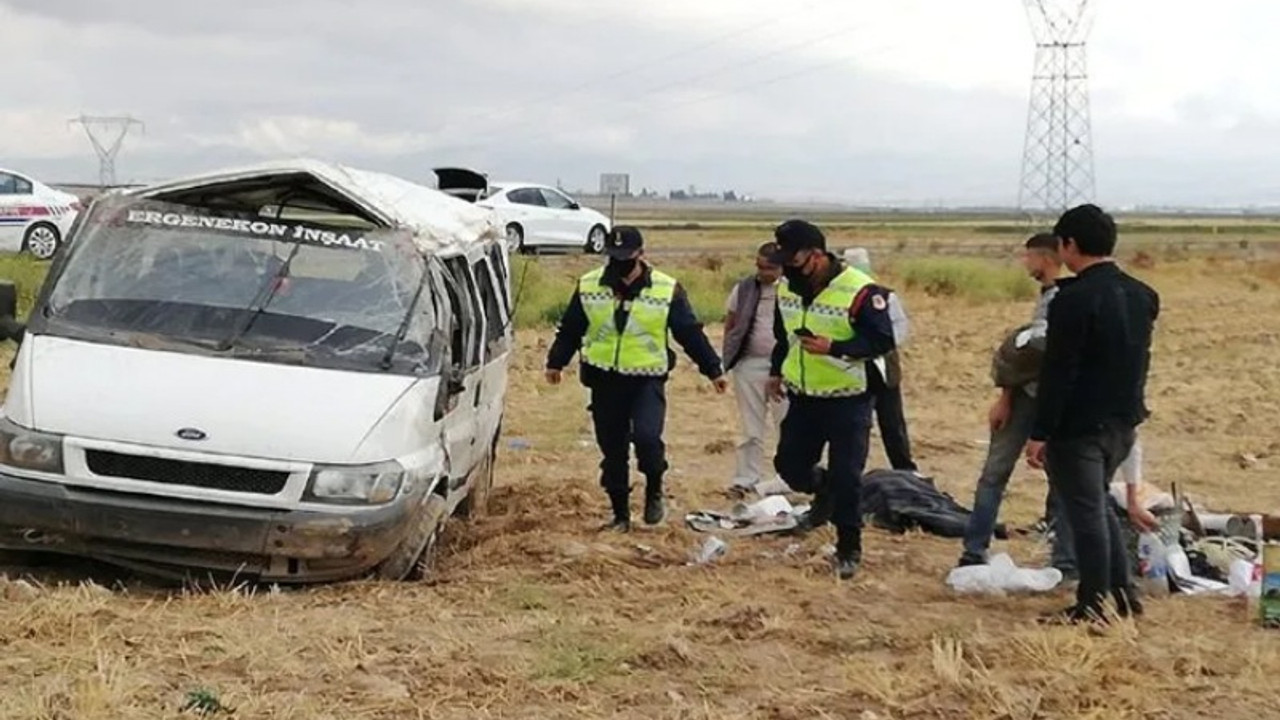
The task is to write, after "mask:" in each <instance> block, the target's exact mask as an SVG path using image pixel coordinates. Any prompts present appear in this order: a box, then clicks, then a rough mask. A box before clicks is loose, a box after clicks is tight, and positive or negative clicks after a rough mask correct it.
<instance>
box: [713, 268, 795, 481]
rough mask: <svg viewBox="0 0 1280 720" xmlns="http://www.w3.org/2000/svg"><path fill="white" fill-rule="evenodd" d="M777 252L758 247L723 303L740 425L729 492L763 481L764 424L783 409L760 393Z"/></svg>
mask: <svg viewBox="0 0 1280 720" xmlns="http://www.w3.org/2000/svg"><path fill="white" fill-rule="evenodd" d="M777 252H778V245H777V243H773V242H769V243H765V244H764V245H762V246H760V249H759V252H757V254H756V271H755V274H753V275H751V276H750V277H747V278H743V279H742V280H741V281H739V282H738V284H737V285H735V286H734V287H733V291H732V292H730V293H729V299H728V303H727V307H726V310H727V313H728V314H727V315H726V316H725V321H724V347H723V348H722V352H721V355H720V356H721V357H722V358H724V364H725V365H724V366H725V370H726V371H728V373H729V375H730V377H732V379H733V394H734V397H736V398H737V400H738V415H739V418H740V421H741V424H742V441H741V442H739V443H738V454H737V470H736V471H735V473H734V478H733V484H732V489H733V490H735V491H741V490H750V489H752V488H754V487H755V486H756V485H757V484H758V483H760V482H761V481H762V480H763V479H764V472H765V457H764V452H765V451H764V449H765V435H766V434H767V432H768V429H769V425H770V424H772V425H773V426H774V428H775V430H776V429H777V427H778V425H779V424H780V423H781V422H782V417H783V416H784V415H786V413H787V401H786V399H785V398H784V399H782V400H773V399H770V398H769V396H768V393H767V392H766V390H767V386H768V384H769V363H770V357H771V356H772V355H773V346H774V344H775V340H774V337H773V315H774V308H775V307H776V306H777V302H778V287H777V285H778V279H779V278H781V277H782V267H781V266H780V265H778V264H777V263H775V262H774V261H773V255H774V254H776V253H777ZM770 416H772V417H770ZM770 420H772V423H770Z"/></svg>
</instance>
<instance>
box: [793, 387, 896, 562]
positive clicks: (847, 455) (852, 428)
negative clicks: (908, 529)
mask: <svg viewBox="0 0 1280 720" xmlns="http://www.w3.org/2000/svg"><path fill="white" fill-rule="evenodd" d="M789 400H790V402H789V404H788V406H787V415H786V417H785V418H783V420H782V429H781V437H780V438H779V439H778V452H777V453H776V454H775V456H774V459H773V465H774V469H776V470H777V471H778V475H780V476H781V477H782V479H783V481H784V482H786V483H787V485H788V486H789V487H791V489H792V490H795V491H796V492H802V493H819V492H821V493H829V501H830V502H831V508H832V513H831V521H832V523H833V524H835V526H836V549H837V550H838V551H839V552H841V553H843V554H855V555H857V554H860V553H861V552H862V498H861V495H862V471H863V468H864V467H865V466H866V464H867V446H868V444H869V443H870V440H871V409H872V405H873V403H874V400H873V399H872V396H871V394H870V393H863V394H861V395H857V396H854V397H843V398H819V397H809V396H805V395H796V394H794V393H792V394H790V397H789ZM824 448H825V449H826V450H827V460H828V467H827V468H825V469H823V468H821V467H820V466H819V463H820V462H821V461H822V451H823V449H824ZM816 505H817V503H816V501H815V507H816Z"/></svg>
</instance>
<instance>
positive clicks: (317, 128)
mask: <svg viewBox="0 0 1280 720" xmlns="http://www.w3.org/2000/svg"><path fill="white" fill-rule="evenodd" d="M197 142H199V143H200V144H202V145H204V146H206V147H231V148H236V149H241V150H245V151H248V152H250V153H254V154H258V155H263V156H279V155H317V154H325V153H331V154H338V155H347V156H351V155H355V156H363V157H373V158H381V157H392V156H396V155H403V154H407V153H415V152H421V151H423V150H425V149H427V148H429V147H430V146H431V141H430V139H429V138H428V137H427V136H426V135H423V134H420V133H406V132H385V133H384V132H377V131H370V130H367V129H365V128H363V127H361V126H360V124H359V123H357V122H355V121H352V120H333V119H326V118H317V117H307V116H302V115H284V116H270V117H261V118H255V119H253V120H242V121H240V122H239V124H238V128H237V131H236V133H235V134H233V135H230V136H222V137H218V136H213V137H208V138H198V139H197Z"/></svg>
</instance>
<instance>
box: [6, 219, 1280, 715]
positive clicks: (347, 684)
mask: <svg viewBox="0 0 1280 720" xmlns="http://www.w3.org/2000/svg"><path fill="white" fill-rule="evenodd" d="M758 234H760V233H752V234H751V235H752V236H753V235H758ZM759 239H763V238H759ZM759 239H756V240H750V239H749V240H748V243H747V244H748V246H751V245H754V244H755V243H756V242H758V241H759ZM583 262H586V261H582V260H567V261H566V260H543V261H541V262H540V267H539V270H540V271H541V272H543V273H544V274H546V275H547V276H549V277H560V276H565V277H567V276H569V275H570V274H572V272H574V271H576V270H577V269H578V268H580V267H581V266H582V263H583ZM699 262H704V264H705V261H699ZM726 263H727V266H726V267H722V268H716V269H714V270H709V269H708V268H706V267H703V266H697V265H695V264H694V261H690V260H680V261H678V262H677V261H675V260H673V261H672V262H671V263H670V264H668V265H667V267H668V268H669V269H671V270H672V271H673V272H675V273H676V274H677V275H682V274H690V275H697V274H699V273H703V274H705V273H708V272H711V273H714V274H715V275H716V276H724V277H730V276H733V275H735V274H736V273H737V272H738V271H740V270H741V271H745V270H746V268H747V264H746V262H745V259H743V261H737V260H735V259H729V260H726ZM1138 264H1139V265H1141V266H1142V267H1132V268H1131V269H1132V270H1133V271H1134V272H1135V273H1136V274H1138V275H1139V276H1140V277H1142V278H1144V279H1145V280H1147V281H1148V282H1150V283H1151V284H1153V285H1154V286H1155V287H1156V288H1157V290H1159V291H1160V292H1161V295H1162V300H1163V306H1164V310H1163V314H1162V316H1161V320H1160V323H1159V326H1158V331H1157V338H1156V347H1155V356H1154V358H1153V370H1152V375H1151V380H1150V386H1149V404H1150V405H1151V407H1152V410H1153V412H1154V415H1153V417H1152V419H1151V421H1150V423H1149V424H1148V425H1146V426H1144V427H1143V429H1142V435H1143V438H1144V443H1145V445H1146V453H1147V467H1146V475H1147V478H1148V480H1150V481H1153V482H1156V483H1158V484H1160V485H1163V486H1167V485H1168V484H1169V483H1170V482H1175V481H1176V482H1177V483H1179V485H1180V486H1181V487H1183V488H1184V489H1185V490H1186V491H1187V492H1189V493H1190V494H1192V495H1193V497H1194V498H1195V499H1196V500H1197V501H1199V502H1200V503H1202V504H1204V505H1207V506H1209V507H1214V508H1221V509H1232V510H1255V511H1260V512H1265V511H1277V510H1280V501H1277V499H1276V487H1277V485H1276V483H1275V482H1274V479H1273V478H1274V472H1275V470H1274V468H1275V467H1276V463H1277V462H1280V460H1278V459H1277V457H1280V456H1277V455H1276V453H1277V451H1280V442H1277V438H1276V435H1275V431H1274V428H1275V427H1276V425H1277V423H1280V369H1278V367H1277V364H1276V363H1275V361H1274V354H1275V352H1276V349H1277V343H1278V339H1280V319H1278V317H1280V316H1278V315H1277V311H1280V263H1277V262H1276V261H1273V260H1269V259H1266V258H1261V257H1260V258H1254V259H1253V260H1252V261H1245V260H1241V259H1230V258H1222V259H1213V258H1198V259H1181V258H1176V259H1168V258H1166V257H1164V256H1157V257H1155V258H1154V259H1152V258H1150V257H1144V258H1143V261H1142V262H1141V263H1138ZM912 272H920V270H919V268H912V267H909V266H907V265H905V264H903V265H897V264H895V263H891V264H890V266H889V267H888V268H887V269H886V273H885V275H886V277H887V279H888V281H889V282H894V283H895V284H897V285H898V286H899V287H901V288H902V292H903V295H904V299H905V301H906V304H907V308H908V311H909V312H910V313H911V316H912V321H913V329H914V332H915V336H914V339H913V342H912V345H911V346H910V347H909V348H908V349H907V350H906V351H905V352H904V356H905V357H904V363H905V368H904V369H905V373H906V380H905V384H906V405H907V414H908V420H909V423H910V428H911V434H912V440H913V443H914V447H915V452H916V455H917V459H918V461H919V462H920V464H921V465H922V468H923V469H924V470H926V471H928V472H929V473H930V474H931V475H933V476H934V477H935V478H936V480H937V482H938V483H939V485H940V486H941V487H942V488H943V489H945V490H947V491H948V492H951V493H952V494H953V495H955V496H956V497H957V498H958V499H959V500H960V501H961V502H962V503H963V504H965V505H968V504H969V502H970V500H971V494H972V490H973V483H974V480H975V478H976V475H977V472H978V469H979V467H980V464H981V462H982V458H983V453H984V447H983V443H984V442H985V439H986V431H985V425H984V422H985V420H984V419H985V413H986V408H987V405H988V403H989V401H990V399H991V398H992V390H991V389H990V387H989V382H988V380H987V375H986V373H987V368H988V359H989V352H990V348H991V347H992V345H993V344H994V343H995V342H997V340H998V338H999V336H1000V334H1001V332H1002V330H1004V329H1005V328H1006V327H1009V326H1012V325H1015V324H1017V323H1019V322H1022V321H1024V319H1025V318H1026V316H1027V315H1028V313H1029V312H1030V304H1029V301H1028V300H1025V299H1022V300H1013V299H1003V300H1001V299H977V298H979V297H981V295H976V296H974V297H972V298H971V297H969V296H966V295H965V294H963V293H960V294H957V295H951V296H946V295H939V294H937V293H938V292H940V290H939V288H938V287H937V286H927V285H924V284H920V283H913V284H908V283H906V282H905V279H906V278H907V276H908V275H909V274H910V273H912ZM518 281H519V277H518V275H517V282H518ZM708 282H713V281H710V280H709V281H708ZM550 286H551V285H550V283H549V284H548V286H547V287H550ZM926 287H928V289H929V290H930V291H932V292H933V293H934V294H933V295H931V294H930V293H929V292H926V291H925V290H926ZM544 290H545V288H544ZM707 292H710V290H708V291H707ZM534 298H535V295H534V294H530V295H529V296H528V297H526V298H525V299H524V302H534ZM708 302H709V301H708ZM704 304H707V303H704ZM709 329H710V331H711V332H712V333H713V334H714V335H715V337H716V338H717V339H718V337H719V327H718V326H712V327H711V328H709ZM518 339H519V349H518V353H517V355H516V358H515V360H514V366H515V370H514V372H513V375H512V385H511V388H510V395H509V397H510V400H509V405H508V410H507V419H506V428H505V432H506V437H505V438H504V439H503V441H502V444H501V452H500V465H499V469H498V487H497V488H496V490H495V493H494V496H493V499H492V502H491V505H490V507H489V512H488V514H487V515H485V516H484V517H482V518H480V519H478V520H477V521H475V522H473V523H471V524H462V523H458V524H457V525H455V526H454V527H453V528H452V530H451V531H450V533H449V537H448V542H447V544H446V547H445V548H444V550H443V554H442V556H441V562H440V575H439V576H438V581H437V582H436V583H434V584H432V585H406V584H393V583H374V582H358V583H351V584H346V585H341V586H333V587H327V588H319V589H312V590H302V591H290V590H285V591H279V592H274V591H271V590H270V589H264V588H257V589H253V588H238V587H232V588H225V589H222V590H217V591H212V592H194V591H193V592H180V591H172V590H167V589H162V588H157V587H154V586H149V585H147V584H145V583H140V582H137V581H132V580H130V581H128V582H126V583H123V584H121V585H120V586H119V587H117V586H115V585H113V584H112V580H114V579H117V578H115V577H114V576H113V574H111V573H108V572H104V571H100V570H96V569H85V568H81V567H79V566H73V567H69V568H68V567H56V566H55V567H54V568H49V567H47V566H42V567H38V568H31V569H29V570H28V571H26V574H27V575H28V576H29V577H28V580H24V581H21V582H18V581H16V580H17V578H16V576H14V575H12V574H11V576H10V580H9V581H5V582H0V598H2V599H3V601H2V602H0V649H2V652H0V717H3V718H48V719H51V720H52V719H53V718H59V719H61V718H75V719H77V720H79V719H85V720H97V719H99V718H113V719H114V718H121V719H129V718H157V717H182V716H186V715H185V714H184V713H183V711H182V708H183V706H184V703H187V702H188V701H189V700H191V699H194V698H197V697H199V698H202V699H203V700H204V701H205V705H207V706H208V707H209V708H213V707H215V706H221V707H222V708H223V709H224V710H223V711H229V710H234V716H235V717H239V718H344V719H345V718H357V717H359V718H413V717H426V718H485V717H493V718H599V717H619V718H770V719H776V720H782V719H790V718H797V719H798V718H825V717H830V718H992V719H994V718H1011V719H1012V718H1079V717H1089V718H1201V717H1204V718H1208V717H1271V716H1274V715H1275V714H1276V713H1277V711H1278V709H1280V698H1278V697H1277V696H1276V694H1275V691H1274V689H1273V688H1274V684H1273V683H1272V682H1269V680H1270V679H1272V678H1274V677H1276V676H1277V673H1280V650H1278V648H1280V645H1277V637H1280V636H1276V635H1274V634H1272V633H1268V632H1265V631H1262V630H1258V629H1254V628H1252V627H1250V626H1249V625H1248V623H1247V621H1246V618H1245V616H1244V611H1243V609H1242V608H1240V607H1238V606H1236V605H1234V604H1233V603H1232V602H1231V601H1227V600H1217V599H1208V598H1171V599H1168V600H1164V601H1157V602H1153V603H1151V604H1150V607H1149V612H1148V616H1147V617H1146V618H1144V619H1143V620H1142V621H1140V622H1139V623H1137V624H1132V623H1123V624H1120V625H1117V626H1115V627H1113V628H1112V629H1110V630H1109V631H1108V632H1106V633H1104V634H1100V635H1099V634H1092V633H1089V632H1086V631H1084V630H1078V629H1069V628H1041V627H1039V626H1037V625H1036V624H1035V623H1034V619H1035V617H1036V616H1037V615H1038V614H1039V613H1041V612H1043V611H1046V610H1050V609H1056V608H1058V607H1059V606H1063V605H1065V604H1066V603H1067V602H1068V600H1069V598H1068V597H1067V596H1066V595H1064V594H1058V595H1053V596H1047V597H1036V598H1026V597H1023V598H958V597H955V596H953V595H952V594H951V593H950V592H949V591H948V590H947V588H946V587H945V585H944V584H943V578H944V577H945V575H946V573H947V571H948V570H949V569H950V567H951V566H952V565H953V564H954V561H955V560H956V557H957V556H958V553H959V545H958V542H956V541H948V540H941V539H937V538H932V537H928V536H924V535H919V534H911V535H906V536H891V535H888V534H885V533H882V532H879V531H876V530H868V533H867V543H866V545H867V553H866V562H865V565H864V567H863V570H862V572H861V574H860V575H859V577H858V579H857V580H855V581H854V582H852V583H844V584H842V583H839V582H837V581H836V580H835V579H834V577H833V575H832V573H831V571H830V569H829V566H828V565H827V562H826V559H825V557H824V556H823V549H824V546H825V545H826V544H827V543H829V542H830V541H831V537H830V535H829V531H824V532H822V533H817V534H815V535H813V536H811V537H808V538H806V539H804V540H803V541H802V542H801V543H800V545H801V546H800V548H799V550H798V551H796V550H795V549H794V548H790V547H789V546H790V545H791V544H792V543H794V542H796V541H795V540H793V539H788V538H759V539H742V540H730V541H729V542H730V548H729V551H728V554H727V555H726V556H725V557H724V558H722V559H721V560H719V561H717V562H716V563H714V564H712V565H708V566H688V565H687V564H686V563H687V561H688V557H689V554H690V553H691V551H692V550H693V548H694V547H695V546H696V545H697V544H698V543H699V542H700V541H701V540H702V539H703V537H704V536H700V535H697V534H695V533H692V532H690V531H688V530H687V529H685V528H684V527H683V525H682V523H681V522H680V516H681V515H682V514H683V512H684V511H687V510H690V509H701V508H721V509H722V508H725V507H727V505H728V503H729V501H728V500H727V499H726V498H724V497H723V496H722V495H721V494H720V493H721V490H722V488H723V487H724V486H725V484H726V483H727V482H728V480H729V477H730V474H731V471H732V462H733V460H732V449H731V446H732V444H733V443H734V442H735V440H736V427H737V426H736V419H735V411H734V405H733V401H732V398H731V397H728V396H726V397H719V396H716V395H715V394H714V393H712V392H711V388H710V386H709V384H708V383H706V382H705V381H704V380H702V379H701V378H699V377H697V376H696V374H695V373H694V372H693V370H692V369H691V367H690V363H689V362H688V361H687V360H686V359H682V361H681V363H680V367H679V370H678V372H677V373H676V376H675V377H674V378H673V380H672V383H671V386H670V388H669V412H668V430H667V441H668V447H669V454H670V459H671V462H672V465H673V469H672V472H671V474H670V476H669V480H668V492H669V494H670V496H671V498H670V502H669V509H670V512H669V520H668V521H667V523H666V525H664V526H662V527H661V528H659V529H645V528H638V529H637V531H635V532H634V533H632V534H631V535H629V536H616V535H601V534H597V533H596V531H595V530H596V528H597V527H598V525H599V524H600V522H601V521H602V520H603V519H604V517H605V512H606V507H605V502H604V498H603V495H602V493H601V492H600V491H599V490H598V488H597V486H596V472H597V470H596V463H597V461H598V457H597V454H596V451H595V448H594V445H593V444H592V442H591V436H590V430H589V427H590V426H589V421H588V418H587V415H586V412H585V397H586V396H585V391H584V390H583V389H582V388H581V387H580V386H579V385H578V384H577V379H576V375H571V376H569V377H567V378H566V383H565V384H564V385H562V386H560V387H558V388H550V387H548V386H546V385H544V384H542V382H541V367H542V360H543V357H544V354H545V350H546V346H547V344H548V342H549V339H550V332H549V331H548V330H546V329H525V330H521V331H520V333H519V338H518ZM5 364H6V365H7V363H5ZM86 411H91V409H86ZM511 440H519V441H523V442H516V443H515V447H512V446H511V445H510V441H511ZM526 446H527V447H526ZM1246 456H1247V457H1246ZM883 464H884V461H883V455H882V453H881V451H880V447H879V444H878V439H873V453H872V458H871V460H870V463H869V467H880V466H883ZM637 481H638V478H637ZM1044 488H1045V485H1044V480H1043V478H1042V477H1041V476H1039V475H1038V474H1037V473H1035V472H1033V471H1031V470H1029V469H1027V468H1025V466H1022V467H1019V469H1018V471H1017V473H1016V474H1015V477H1014V480H1013V482H1012V483H1011V486H1010V493H1011V496H1010V498H1009V499H1008V501H1007V502H1006V506H1005V507H1006V509H1005V515H1006V519H1007V520H1008V521H1010V522H1012V523H1014V524H1030V523H1031V522H1033V521H1034V520H1035V519H1036V517H1037V514H1038V510H1039V509H1040V508H1041V507H1042V502H1043V493H1044ZM638 501H639V498H638V492H637V498H636V502H637V503H638ZM998 546H999V547H1007V548H1008V549H1010V551H1011V552H1012V553H1013V554H1014V556H1015V558H1016V559H1017V560H1018V561H1019V562H1020V563H1038V562H1040V561H1041V560H1042V557H1041V549H1040V548H1038V547H1037V546H1035V545H1034V544H1032V543H1031V542H1030V541H1024V540H1019V541H1013V542H1011V543H1009V544H1003V543H999V544H998ZM11 560H12V559H11ZM86 579H93V580H97V581H98V582H96V583H95V582H85V581H86ZM212 712H213V713H214V715H215V716H216V714H217V713H218V712H222V711H218V710H213V711H212Z"/></svg>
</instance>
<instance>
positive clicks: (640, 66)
mask: <svg viewBox="0 0 1280 720" xmlns="http://www.w3.org/2000/svg"><path fill="white" fill-rule="evenodd" d="M816 3H817V0H809V1H808V2H806V3H805V4H803V5H801V6H800V7H798V8H791V9H790V10H788V11H786V12H783V13H778V14H776V15H772V16H770V17H768V18H766V19H765V20H762V21H760V22H756V23H752V24H750V25H747V26H745V27H741V28H738V29H736V30H731V31H729V32H726V33H722V34H720V35H717V36H714V37H712V38H711V39H710V40H706V41H704V42H701V43H698V44H696V45H693V46H690V47H688V48H685V49H683V50H677V51H676V52H673V53H669V54H667V55H661V56H659V57H657V58H653V59H650V60H645V61H642V62H640V63H637V64H635V65H631V66H628V67H624V68H622V69H621V70H617V71H614V72H610V73H607V74H605V75H599V76H596V77H594V78H591V79H588V80H585V81H583V82H581V83H578V84H577V85H573V86H571V87H569V88H567V89H561V90H557V91H555V92H553V93H548V94H546V95H542V96H539V97H538V98H535V99H534V100H531V101H523V102H520V103H518V104H514V105H509V106H507V107H505V108H502V109H500V110H497V111H493V112H490V111H479V112H475V113H471V114H469V115H468V116H466V117H464V118H461V119H453V120H450V121H447V122H445V123H444V124H443V125H440V126H438V127H436V128H435V129H434V130H433V131H432V132H435V133H441V132H445V131H447V130H449V129H451V128H455V127H457V126H459V125H461V124H463V123H464V122H467V121H470V120H474V119H481V118H483V119H486V120H494V119H503V118H507V117H510V116H511V115H514V114H516V113H519V112H522V111H527V110H528V109H529V108H530V107H536V106H538V105H543V104H549V103H552V102H555V101H559V100H562V99H563V98H565V97H567V96H570V95H573V94H575V93H578V92H580V91H582V90H586V89H589V88H592V87H595V86H597V85H600V84H601V83H606V82H610V81H613V80H617V79H619V78H624V77H627V76H628V75H634V74H636V73H638V72H641V71H644V70H648V69H650V68H652V67H653V66H655V65H661V64H663V63H667V62H670V61H672V60H678V59H680V58H682V57H688V56H690V55H696V54H698V53H700V52H702V51H703V50H706V49H708V48H712V47H715V46H717V45H722V44H724V43H725V42H728V41H729V40H733V39H735V38H739V37H742V36H744V35H747V34H750V33H752V32H754V31H756V30H759V29H760V28H763V27H767V26H770V25H774V24H776V23H777V22H778V21H779V20H782V19H784V18H786V17H788V16H790V15H793V14H795V13H797V12H803V11H807V10H809V9H810V8H812V7H813V6H814V5H815V4H816Z"/></svg>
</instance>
